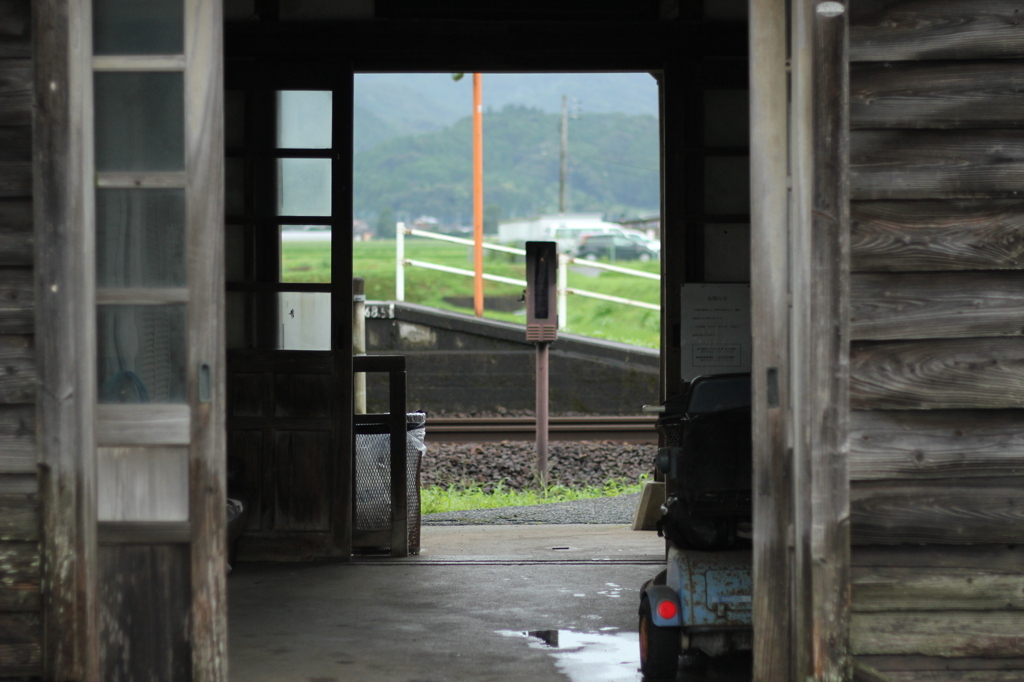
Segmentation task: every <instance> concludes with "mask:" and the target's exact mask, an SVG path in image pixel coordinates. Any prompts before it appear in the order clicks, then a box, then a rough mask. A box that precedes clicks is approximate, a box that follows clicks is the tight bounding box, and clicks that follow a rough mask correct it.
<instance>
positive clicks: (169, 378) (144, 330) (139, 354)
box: [96, 305, 187, 403]
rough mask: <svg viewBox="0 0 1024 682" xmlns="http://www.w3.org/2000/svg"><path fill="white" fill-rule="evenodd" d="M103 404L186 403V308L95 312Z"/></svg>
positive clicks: (119, 307)
mask: <svg viewBox="0 0 1024 682" xmlns="http://www.w3.org/2000/svg"><path fill="white" fill-rule="evenodd" d="M96 337H97V339H96V340H97V344H96V345H97V355H98V373H97V386H98V388H99V402H101V403H184V402H186V398H187V392H186V389H185V363H186V357H187V354H186V343H185V341H186V337H185V306H184V305H100V306H97V307H96Z"/></svg>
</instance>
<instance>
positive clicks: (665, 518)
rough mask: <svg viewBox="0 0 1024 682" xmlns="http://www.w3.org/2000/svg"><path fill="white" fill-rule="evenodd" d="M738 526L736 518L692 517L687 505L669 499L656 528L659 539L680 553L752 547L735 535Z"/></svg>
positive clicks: (748, 541)
mask: <svg viewBox="0 0 1024 682" xmlns="http://www.w3.org/2000/svg"><path fill="white" fill-rule="evenodd" d="M740 523H741V522H740V521H739V520H738V519H735V518H729V517H722V516H697V515H694V514H691V513H690V512H689V511H687V509H686V505H684V504H682V503H680V501H679V500H678V499H677V498H672V499H670V500H669V501H668V503H667V504H666V505H665V513H664V514H663V515H662V517H661V518H660V519H658V524H657V528H658V534H659V535H661V536H663V537H665V538H668V540H669V542H671V543H672V544H673V545H675V546H676V547H679V548H680V549H705V550H706V549H737V548H740V547H749V546H750V544H751V543H750V540H749V539H748V538H743V537H740V535H739V534H738V533H737V532H736V530H737V526H738V525H739V524H740Z"/></svg>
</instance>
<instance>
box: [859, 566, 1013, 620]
mask: <svg viewBox="0 0 1024 682" xmlns="http://www.w3.org/2000/svg"><path fill="white" fill-rule="evenodd" d="M853 598H854V611H859V612H862V613H868V612H882V611H1022V610H1024V581H1022V580H1021V575H1020V573H1018V572H1013V571H1002V572H997V571H989V570H979V569H977V568H933V567H914V568H909V567H881V568H858V569H856V570H854V571H853Z"/></svg>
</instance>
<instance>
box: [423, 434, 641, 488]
mask: <svg viewBox="0 0 1024 682" xmlns="http://www.w3.org/2000/svg"><path fill="white" fill-rule="evenodd" d="M657 449H658V448H657V446H656V445H652V444H644V445H636V444H631V443H613V442H610V441H578V442H555V443H551V444H549V445H548V472H549V475H548V480H549V481H550V482H551V483H561V484H563V485H566V486H569V487H571V488H579V487H583V486H600V485H604V484H605V483H606V482H608V481H610V480H614V481H621V482H624V483H629V484H632V483H637V482H638V481H639V480H640V477H641V476H642V475H643V474H650V473H651V472H652V471H653V469H654V456H655V455H656V454H657ZM535 465H536V450H535V446H534V443H532V442H530V441H503V442H501V443H431V442H430V426H429V424H428V426H427V453H426V454H425V455H424V456H423V460H422V466H421V478H420V480H421V485H422V486H423V487H429V486H435V485H437V486H442V487H447V486H449V485H465V484H470V485H480V486H482V487H484V488H485V489H488V488H490V487H492V486H493V485H494V484H496V483H497V482H499V481H501V482H502V485H503V486H504V487H505V488H507V489H512V490H524V489H526V488H528V487H531V486H532V485H533V483H534V467H535Z"/></svg>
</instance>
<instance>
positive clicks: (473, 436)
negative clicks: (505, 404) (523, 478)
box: [427, 416, 658, 443]
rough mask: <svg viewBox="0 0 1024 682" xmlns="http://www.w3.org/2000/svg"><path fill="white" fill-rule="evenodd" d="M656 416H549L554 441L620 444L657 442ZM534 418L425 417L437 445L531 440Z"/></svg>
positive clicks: (428, 434) (428, 435)
mask: <svg viewBox="0 0 1024 682" xmlns="http://www.w3.org/2000/svg"><path fill="white" fill-rule="evenodd" d="M655 421H656V418H655V417H648V416H637V417H551V418H550V419H549V421H548V434H549V438H550V439H551V440H553V441H581V440H607V441H614V442H619V443H657V442H658V434H657V432H656V431H655V430H654V423H655ZM535 431H536V420H535V419H534V418H533V417H495V418H489V417H469V418H446V417H428V418H427V437H428V439H429V440H430V441H432V442H437V443H499V442H501V441H504V440H533V438H534V434H535Z"/></svg>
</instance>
